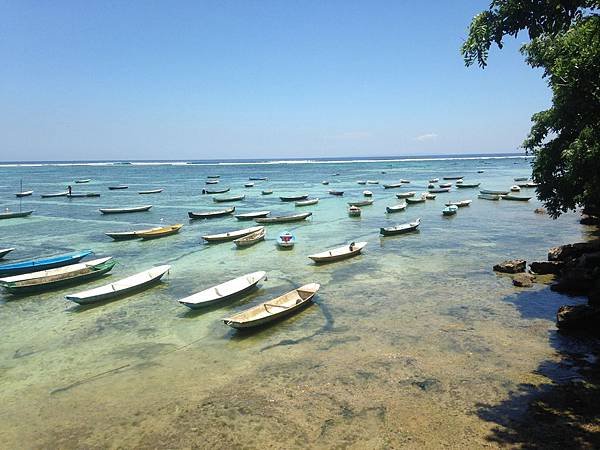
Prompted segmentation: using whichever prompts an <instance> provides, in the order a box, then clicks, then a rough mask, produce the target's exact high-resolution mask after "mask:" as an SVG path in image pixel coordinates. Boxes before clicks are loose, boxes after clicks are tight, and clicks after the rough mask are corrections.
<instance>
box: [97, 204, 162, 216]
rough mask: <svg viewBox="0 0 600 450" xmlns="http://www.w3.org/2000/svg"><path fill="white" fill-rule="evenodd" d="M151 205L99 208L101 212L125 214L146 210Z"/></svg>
mask: <svg viewBox="0 0 600 450" xmlns="http://www.w3.org/2000/svg"><path fill="white" fill-rule="evenodd" d="M150 208H152V205H144V206H134V207H132V208H100V209H99V210H98V211H100V212H101V213H102V214H127V213H136V212H143V211H148V210H149V209H150Z"/></svg>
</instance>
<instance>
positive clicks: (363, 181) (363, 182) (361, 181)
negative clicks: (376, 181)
mask: <svg viewBox="0 0 600 450" xmlns="http://www.w3.org/2000/svg"><path fill="white" fill-rule="evenodd" d="M356 184H361V185H362V184H367V181H366V180H358V181H357V182H356Z"/></svg>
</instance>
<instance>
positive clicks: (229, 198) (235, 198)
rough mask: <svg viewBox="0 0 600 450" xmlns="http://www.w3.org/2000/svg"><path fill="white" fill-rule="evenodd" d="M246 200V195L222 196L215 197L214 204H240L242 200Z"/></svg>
mask: <svg viewBox="0 0 600 450" xmlns="http://www.w3.org/2000/svg"><path fill="white" fill-rule="evenodd" d="M244 198H246V196H245V195H244V194H241V195H230V196H222V197H213V202H216V203H225V202H238V201H240V200H244Z"/></svg>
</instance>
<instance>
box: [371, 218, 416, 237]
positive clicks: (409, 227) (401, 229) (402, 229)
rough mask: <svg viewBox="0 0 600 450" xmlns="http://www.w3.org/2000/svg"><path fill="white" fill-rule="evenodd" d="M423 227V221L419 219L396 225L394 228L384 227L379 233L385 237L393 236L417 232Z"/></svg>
mask: <svg viewBox="0 0 600 450" xmlns="http://www.w3.org/2000/svg"><path fill="white" fill-rule="evenodd" d="M419 225H421V219H417V220H415V221H414V222H409V223H403V224H400V225H396V226H394V227H384V228H380V229H379V233H380V234H383V235H384V236H393V235H395V234H404V233H410V232H411V231H416V230H417V228H419Z"/></svg>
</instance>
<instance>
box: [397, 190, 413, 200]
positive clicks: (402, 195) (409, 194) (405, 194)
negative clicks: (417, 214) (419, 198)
mask: <svg viewBox="0 0 600 450" xmlns="http://www.w3.org/2000/svg"><path fill="white" fill-rule="evenodd" d="M416 193H417V192H416V191H410V192H398V193H397V194H396V198H410V197H414V196H415V194H416Z"/></svg>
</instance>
